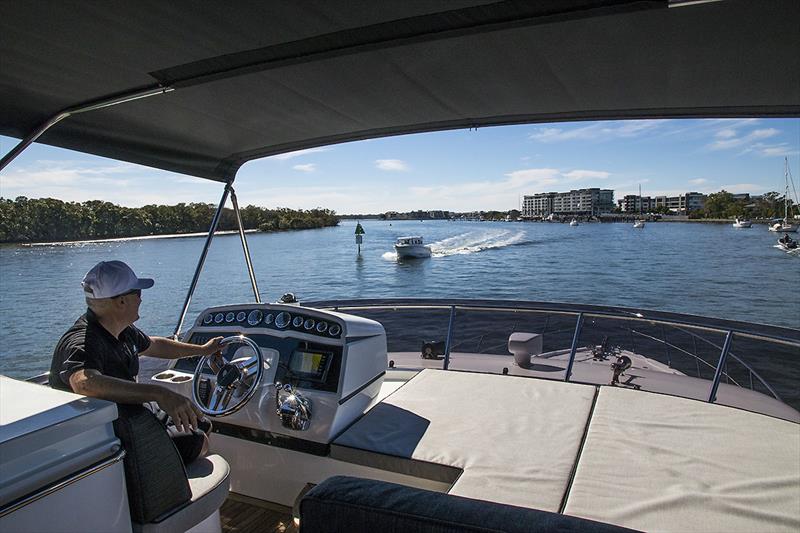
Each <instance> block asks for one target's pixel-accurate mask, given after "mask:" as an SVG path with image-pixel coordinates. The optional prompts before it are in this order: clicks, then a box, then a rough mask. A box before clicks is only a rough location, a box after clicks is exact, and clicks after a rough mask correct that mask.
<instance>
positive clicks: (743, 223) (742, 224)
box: [733, 217, 753, 228]
mask: <svg viewBox="0 0 800 533" xmlns="http://www.w3.org/2000/svg"><path fill="white" fill-rule="evenodd" d="M752 225H753V222H752V221H750V220H747V219H746V218H738V217H737V218H735V219H734V221H733V227H734V228H749V227H750V226H752Z"/></svg>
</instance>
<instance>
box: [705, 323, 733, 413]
mask: <svg viewBox="0 0 800 533" xmlns="http://www.w3.org/2000/svg"><path fill="white" fill-rule="evenodd" d="M731 340H733V332H732V331H728V334H727V335H726V336H725V344H723V345H722V353H720V354H719V362H718V363H717V371H716V372H714V381H712V382H711V392H709V394H708V403H714V402H715V401H717V389H718V388H719V380H720V378H721V377H722V369H723V368H725V362H726V361H727V360H728V351H729V350H730V349H731Z"/></svg>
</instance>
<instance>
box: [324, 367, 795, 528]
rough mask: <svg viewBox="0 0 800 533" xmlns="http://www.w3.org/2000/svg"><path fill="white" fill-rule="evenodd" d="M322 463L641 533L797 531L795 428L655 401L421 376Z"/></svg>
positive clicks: (609, 391) (607, 391) (557, 385)
mask: <svg viewBox="0 0 800 533" xmlns="http://www.w3.org/2000/svg"><path fill="white" fill-rule="evenodd" d="M331 455H332V456H334V457H337V458H339V459H342V460H347V461H350V462H358V463H361V464H367V465H370V466H376V467H379V468H383V469H387V470H394V471H400V472H403V473H407V474H410V475H437V472H436V466H437V465H439V466H440V467H441V468H442V469H443V470H442V472H445V471H446V469H452V468H457V469H459V470H460V471H461V473H460V475H458V476H454V478H455V483H454V484H453V486H452V488H451V490H450V492H451V493H452V494H456V495H460V496H467V497H472V498H478V499H482V500H490V501H496V502H500V503H507V504H512V505H520V506H524V507H533V508H537V509H542V510H547V511H555V512H558V511H562V512H565V513H567V514H571V515H575V516H581V517H584V518H591V519H594V520H600V521H604V522H609V523H614V524H618V525H622V526H626V527H632V528H636V529H643V530H649V531H652V530H664V529H670V530H696V531H704V530H705V531H710V530H728V531H751V530H770V531H783V530H792V531H796V530H797V529H798V527H800V518H799V515H798V509H800V426H798V425H797V424H795V423H792V422H787V421H783V420H778V419H775V418H770V417H767V416H763V415H758V414H754V413H748V412H745V411H741V410H737V409H732V408H727V407H723V406H719V405H711V404H707V403H703V402H699V401H694V400H688V399H682V398H675V397H671V396H664V395H658V394H651V393H641V392H635V391H628V390H624V389H618V388H612V387H596V386H592V385H580V384H574V383H564V382H554V381H544V380H538V379H524V378H517V377H512V376H498V375H488V374H472V373H461V372H441V371H435V370H424V371H422V372H420V373H419V374H418V375H417V376H416V377H414V378H413V379H411V380H410V381H409V382H408V383H407V384H405V385H404V386H403V387H401V388H400V389H399V390H397V391H396V392H395V393H393V394H392V395H390V396H388V397H387V398H385V399H384V400H383V401H382V402H381V403H380V404H378V405H377V406H376V407H374V408H373V409H372V410H371V411H370V412H368V413H367V414H366V415H365V416H364V417H363V418H361V419H360V420H359V421H358V422H357V423H356V424H354V425H353V426H352V427H351V428H350V429H348V430H347V431H346V432H345V433H344V434H343V435H341V436H340V437H339V438H338V439H337V440H336V441H335V442H334V444H333V446H332V448H331Z"/></svg>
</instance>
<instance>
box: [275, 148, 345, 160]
mask: <svg viewBox="0 0 800 533" xmlns="http://www.w3.org/2000/svg"><path fill="white" fill-rule="evenodd" d="M330 150H331V148H330V147H326V146H321V147H319V148H306V149H305V150H296V151H294V152H286V153H285V154H278V155H273V156H270V157H269V158H268V159H277V160H278V161H286V160H287V159H294V158H295V157H300V156H303V155H308V154H316V153H319V152H328V151H330Z"/></svg>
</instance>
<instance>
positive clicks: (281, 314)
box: [197, 308, 342, 339]
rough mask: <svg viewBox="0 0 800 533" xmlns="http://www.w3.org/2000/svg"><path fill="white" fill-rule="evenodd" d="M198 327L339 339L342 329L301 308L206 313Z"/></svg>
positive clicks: (334, 323)
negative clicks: (259, 329)
mask: <svg viewBox="0 0 800 533" xmlns="http://www.w3.org/2000/svg"><path fill="white" fill-rule="evenodd" d="M197 325H198V326H205V327H213V326H238V327H243V328H267V329H275V330H279V331H283V330H287V331H299V332H303V333H309V334H312V335H318V336H321V337H327V338H332V339H339V338H341V336H342V327H341V326H340V325H339V324H337V323H336V322H332V321H329V320H325V319H322V318H319V317H316V316H310V315H309V314H306V313H303V311H302V309H301V308H298V309H297V311H294V310H292V311H288V310H287V311H278V310H261V309H245V310H238V311H227V312H226V311H208V312H206V313H205V314H204V315H203V317H202V320H201V321H199V323H198V324H197Z"/></svg>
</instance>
